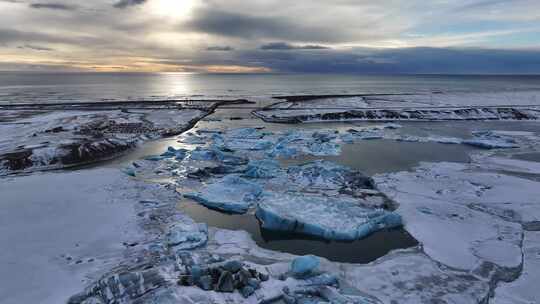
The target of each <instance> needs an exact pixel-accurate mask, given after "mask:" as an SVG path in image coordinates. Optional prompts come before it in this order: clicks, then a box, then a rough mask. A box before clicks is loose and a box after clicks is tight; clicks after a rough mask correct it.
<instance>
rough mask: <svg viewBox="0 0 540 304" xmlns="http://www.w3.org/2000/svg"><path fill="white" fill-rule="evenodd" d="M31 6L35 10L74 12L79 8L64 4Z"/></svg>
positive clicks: (32, 4) (33, 4)
mask: <svg viewBox="0 0 540 304" xmlns="http://www.w3.org/2000/svg"><path fill="white" fill-rule="evenodd" d="M29 6H30V7H31V8H35V9H51V10H60V11H74V10H76V9H77V7H75V6H72V5H67V4H63V3H30V4H29Z"/></svg>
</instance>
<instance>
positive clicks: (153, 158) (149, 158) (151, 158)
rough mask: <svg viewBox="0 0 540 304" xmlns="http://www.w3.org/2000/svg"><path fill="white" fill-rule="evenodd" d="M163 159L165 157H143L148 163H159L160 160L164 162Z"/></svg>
mask: <svg viewBox="0 0 540 304" xmlns="http://www.w3.org/2000/svg"><path fill="white" fill-rule="evenodd" d="M165 158H166V157H164V156H161V155H150V156H147V157H145V158H144V159H145V160H148V161H161V160H164V159H165Z"/></svg>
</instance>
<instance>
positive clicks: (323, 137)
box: [311, 131, 338, 142]
mask: <svg viewBox="0 0 540 304" xmlns="http://www.w3.org/2000/svg"><path fill="white" fill-rule="evenodd" d="M337 136H338V134H337V133H336V132H331V131H326V132H323V131H317V132H314V133H313V134H312V135H311V137H313V138H315V139H316V140H317V141H319V142H330V141H332V140H334V139H336V138H337Z"/></svg>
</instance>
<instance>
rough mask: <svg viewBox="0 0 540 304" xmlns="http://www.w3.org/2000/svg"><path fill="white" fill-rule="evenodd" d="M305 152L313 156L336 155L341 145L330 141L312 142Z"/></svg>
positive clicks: (339, 151)
mask: <svg viewBox="0 0 540 304" xmlns="http://www.w3.org/2000/svg"><path fill="white" fill-rule="evenodd" d="M306 152H307V153H308V154H311V155H315V156H336V155H339V154H340V153H341V146H340V145H338V144H336V143H332V142H312V143H309V144H308V150H307V151H306Z"/></svg>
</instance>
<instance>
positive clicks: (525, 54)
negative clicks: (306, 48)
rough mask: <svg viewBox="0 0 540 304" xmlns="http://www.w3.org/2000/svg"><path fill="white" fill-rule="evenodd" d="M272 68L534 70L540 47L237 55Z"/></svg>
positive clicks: (424, 71)
mask: <svg viewBox="0 0 540 304" xmlns="http://www.w3.org/2000/svg"><path fill="white" fill-rule="evenodd" d="M240 58H242V60H244V61H248V62H249V61H252V62H258V63H259V64H260V65H262V66H264V67H267V68H269V69H271V70H273V71H276V72H292V73H348V74H351V73H352V74H357V73H376V74H508V73H514V74H535V73H539V72H540V50H496V49H484V48H467V49H459V48H425V47H423V48H403V49H390V50H389V49H368V48H355V49H349V50H327V51H325V52H316V53H296V52H287V53H280V52H265V51H262V50H261V51H258V50H255V51H249V52H246V53H244V54H241V55H239V57H238V58H237V59H240Z"/></svg>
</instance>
